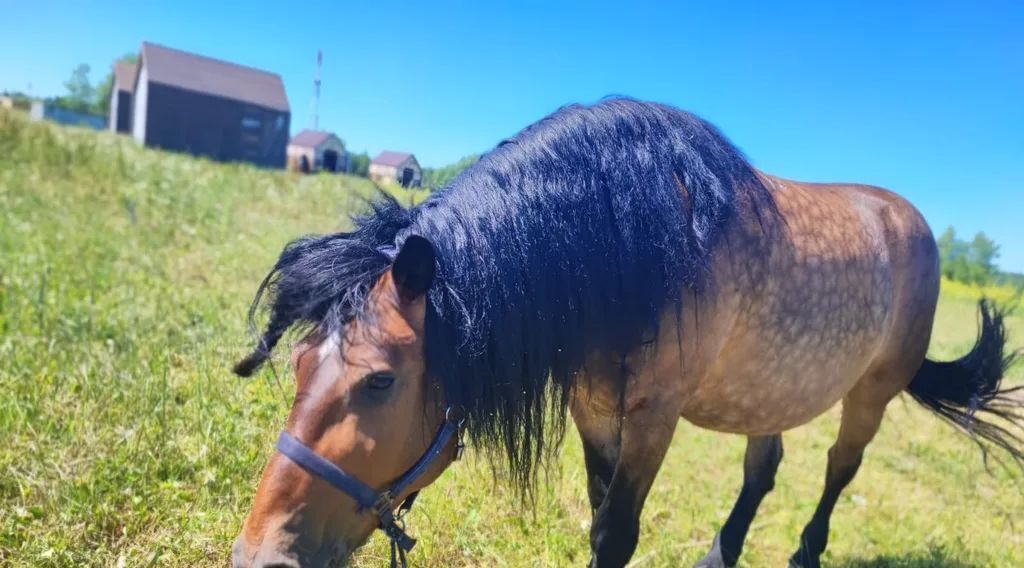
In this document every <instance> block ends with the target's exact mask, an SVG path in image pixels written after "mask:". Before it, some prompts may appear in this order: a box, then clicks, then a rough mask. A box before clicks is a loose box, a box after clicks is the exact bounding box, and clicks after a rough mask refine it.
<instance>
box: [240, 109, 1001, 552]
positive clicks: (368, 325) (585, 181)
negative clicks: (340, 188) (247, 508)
mask: <svg viewBox="0 0 1024 568" xmlns="http://www.w3.org/2000/svg"><path fill="white" fill-rule="evenodd" d="M548 121H551V122H541V123H539V124H538V125H535V126H534V127H531V128H530V129H527V130H526V131H524V133H523V134H521V135H520V136H518V137H517V138H516V139H514V140H513V141H512V143H513V144H514V145H515V146H516V147H505V146H503V147H499V149H498V150H496V151H495V153H494V154H493V155H490V156H487V157H485V158H484V159H483V160H482V161H481V164H479V165H477V166H475V167H474V168H473V169H471V170H470V171H469V172H467V173H466V174H464V175H463V176H462V177H460V178H459V179H458V180H456V182H455V186H454V187H453V188H449V189H447V190H445V191H443V192H441V193H440V194H438V195H436V196H435V197H434V198H432V199H431V201H428V202H427V204H426V205H424V206H421V207H419V208H417V209H414V210H412V211H408V212H407V211H405V210H401V209H400V208H395V207H397V206H395V207H392V208H390V209H389V208H387V207H385V208H382V209H378V210H377V211H376V212H375V213H374V215H372V216H370V217H369V218H367V219H364V220H363V221H361V224H360V229H358V230H357V231H356V232H354V233H344V234H340V235H332V236H329V237H324V238H322V239H307V240H304V241H301V242H299V243H298V244H296V245H294V246H292V247H290V248H289V249H288V250H286V252H285V253H284V254H283V255H282V257H281V260H280V261H279V262H278V265H277V267H275V272H274V273H272V278H273V280H270V281H271V282H272V283H273V285H274V286H275V290H274V291H275V292H276V296H275V303H274V306H273V309H272V317H271V322H270V325H269V327H268V331H267V334H266V335H265V336H264V338H263V340H262V341H261V345H260V349H258V350H257V351H256V352H255V353H254V354H253V355H252V356H250V358H249V359H247V360H245V361H243V362H242V363H241V364H240V365H239V367H238V370H239V372H240V373H241V374H247V373H249V372H251V371H252V370H253V369H254V368H255V367H256V366H258V365H259V363H260V362H262V360H263V359H265V358H266V357H267V355H268V354H269V351H270V349H272V348H273V345H274V344H275V343H276V342H277V340H278V339H279V338H280V336H281V334H282V333H283V332H284V330H285V329H287V328H288V327H289V326H290V325H291V324H292V323H294V322H296V321H299V322H306V323H309V324H312V325H313V326H314V329H313V333H312V334H311V335H309V336H308V337H307V339H306V340H305V341H304V342H303V344H302V345H301V346H300V348H299V349H298V350H297V351H296V359H295V360H296V362H297V364H296V365H295V366H296V369H297V370H296V374H297V376H298V378H299V396H298V397H297V401H296V405H295V407H294V408H293V411H292V416H291V417H290V419H289V430H290V431H291V432H292V433H293V434H295V435H296V436H298V437H301V438H305V439H307V440H310V441H308V442H306V444H307V445H308V446H309V447H310V448H311V449H313V450H315V451H316V452H317V453H319V454H321V455H322V456H324V457H325V458H327V459H328V460H330V461H331V462H332V463H335V464H337V465H339V466H341V467H342V468H344V470H345V471H347V472H355V473H356V474H357V475H356V477H358V478H359V479H361V480H362V481H364V482H365V483H366V484H368V485H369V486H371V487H374V488H378V489H379V488H383V487H387V486H388V484H389V483H391V482H392V481H393V480H394V479H396V478H397V477H398V476H399V474H401V472H402V470H403V469H404V468H407V467H408V465H409V463H411V461H412V460H413V459H414V457H415V456H417V455H420V454H422V453H423V452H424V451H425V448H426V446H427V443H428V442H429V433H431V432H433V431H436V430H437V428H436V425H437V424H438V423H440V422H441V420H442V419H441V416H442V415H445V414H446V412H442V411H441V410H440V408H441V407H440V406H439V404H440V401H442V400H444V399H447V401H448V406H449V408H452V407H453V406H458V407H462V408H465V410H466V411H467V413H468V415H469V417H470V426H469V435H470V436H471V437H472V438H474V439H475V441H476V442H477V443H478V444H480V445H490V446H498V447H503V448H504V449H505V450H506V453H507V457H508V463H509V464H510V469H511V470H512V473H513V476H512V479H513V481H517V482H520V483H524V484H528V483H529V481H530V476H531V471H532V469H531V465H532V463H533V462H534V461H535V460H537V459H540V457H542V456H543V455H544V450H543V445H544V440H545V433H544V424H545V422H546V420H545V419H544V418H543V413H544V412H548V411H549V410H550V409H551V408H552V407H551V406H549V405H548V404H547V403H546V400H547V396H548V393H549V392H551V391H553V395H554V397H555V398H554V399H553V401H554V404H553V411H554V412H555V423H556V424H557V423H558V421H559V420H560V419H561V417H562V416H564V409H565V406H563V405H568V407H569V409H570V410H571V414H572V417H573V419H574V420H575V422H576V424H577V427H578V430H579V432H580V435H581V437H582V440H583V447H584V455H585V458H586V465H587V471H588V477H589V483H588V490H589V495H590V499H591V504H592V506H593V513H594V522H593V525H592V528H591V546H592V552H593V557H592V560H591V563H592V565H593V566H622V565H624V564H625V563H626V562H627V561H628V559H629V558H630V556H631V555H632V553H633V550H634V549H635V546H636V542H637V538H638V536H639V517H640V513H641V511H642V508H643V504H644V500H645V499H646V496H647V493H648V491H649V489H650V487H651V484H652V483H653V480H654V478H655V476H656V474H657V471H658V469H659V467H660V465H661V461H662V459H663V457H664V454H665V451H666V450H667V448H668V446H669V444H670V442H671V440H672V435H673V433H674V431H675V426H676V423H677V421H678V420H679V418H680V417H682V418H685V419H686V420H688V421H690V422H692V423H694V424H696V425H698V426H701V427H704V428H708V429H712V430H717V431H722V432H731V433H738V434H744V435H747V436H748V437H749V438H748V439H749V442H748V448H747V454H746V458H745V460H744V484H743V488H742V490H741V492H740V495H739V498H738V499H737V502H736V505H735V507H734V509H733V511H732V513H731V514H730V516H729V518H728V520H727V521H726V522H725V524H724V526H723V527H722V529H721V531H720V533H719V535H718V537H717V538H716V540H715V544H714V547H713V549H712V551H711V552H710V553H709V554H708V556H707V557H706V558H705V559H704V560H703V561H702V562H701V565H702V566H707V567H719V566H723V567H724V566H732V565H734V564H735V562H736V560H737V558H738V556H739V554H740V550H741V548H742V543H743V539H744V537H745V535H746V532H747V529H748V528H749V525H750V523H751V521H752V520H753V517H754V514H755V513H756V510H757V507H758V505H759V503H760V501H761V499H762V498H763V497H764V495H765V494H767V492H768V491H770V490H771V488H772V486H773V483H774V475H775V470H776V468H777V467H778V464H779V462H780V460H781V458H782V439H781V435H780V434H781V432H783V431H785V430H788V429H790V428H793V427H796V426H799V425H801V424H804V423H806V422H808V421H809V420H811V419H813V418H814V417H815V416H818V415H820V414H821V413H823V412H825V411H826V410H827V409H829V408H830V407H832V406H833V405H834V404H836V403H837V402H839V401H840V400H842V402H843V416H842V425H841V428H840V432H839V436H838V440H837V441H836V444H835V445H834V446H833V447H832V449H831V450H830V451H829V465H828V471H827V473H826V480H825V491H824V493H823V495H822V498H821V502H820V503H819V506H818V509H817V511H816V512H815V515H814V517H813V519H812V520H811V522H810V523H809V524H808V525H807V527H806V529H805V530H804V534H803V535H802V539H801V542H800V547H799V549H798V550H797V552H796V553H795V554H794V556H793V563H794V564H795V565H799V566H802V567H804V568H812V567H815V566H818V565H819V556H820V555H821V553H822V552H823V551H824V549H825V546H826V543H827V536H828V520H829V516H830V515H831V511H832V508H833V506H834V505H835V502H836V500H837V499H838V497H839V494H840V492H841V491H842V489H843V488H844V487H845V485H846V484H847V483H849V481H850V480H851V479H852V478H853V476H854V474H855V473H856V471H857V468H858V466H859V464H860V461H861V456H862V454H863V450H864V448H865V446H866V445H867V444H868V443H869V442H870V441H871V439H872V438H873V437H874V435H875V433H876V432H877V429H878V426H879V424H880V421H881V418H882V415H883V413H884V410H885V406H886V404H887V403H888V402H889V401H890V400H891V399H892V398H894V397H895V396H896V395H897V394H899V393H900V392H903V391H904V390H909V392H910V393H911V394H912V395H913V396H914V397H915V398H917V399H918V400H919V401H921V402H922V403H924V404H925V405H926V406H928V407H929V408H930V409H932V410H934V411H936V412H937V413H939V414H940V415H942V416H944V417H946V418H953V419H956V420H969V419H970V418H971V417H972V415H973V414H974V412H975V410H982V411H990V412H994V413H997V414H999V413H1001V412H1002V415H1003V416H1004V417H1010V418H1014V416H1015V415H1014V414H1012V410H1011V412H1009V413H1007V412H1006V411H1007V409H1009V408H1010V406H1011V403H1010V402H1009V399H1007V398H1005V397H1004V396H1002V395H1003V394H1004V393H1005V391H1000V390H999V380H1000V378H1001V376H1002V373H1003V370H1004V368H1005V366H1006V364H1008V360H1009V358H1007V357H1004V356H1003V354H1002V348H1003V344H1004V337H1003V331H1002V326H1001V319H1000V316H999V314H998V313H996V315H995V316H994V317H992V316H990V314H989V312H988V310H987V308H986V307H985V306H984V305H983V306H982V308H983V310H982V315H983V319H982V334H981V337H980V338H979V342H978V345H977V346H976V347H975V349H974V350H973V351H972V352H971V354H970V355H968V356H967V357H965V358H963V359H961V360H959V361H956V362H952V363H933V362H930V361H926V360H925V353H926V351H927V348H928V342H929V338H930V334H931V328H932V323H933V319H934V313H935V306H936V301H937V298H938V286H939V267H938V255H937V252H936V246H935V241H934V239H933V237H932V234H931V231H930V230H929V228H928V226H927V224H926V223H925V221H924V219H923V218H922V217H921V215H920V214H919V213H918V212H917V211H916V210H915V209H914V207H913V206H911V205H910V204H909V203H908V202H907V201H905V200H904V199H902V198H900V197H898V196H897V195H895V194H893V193H890V192H888V191H885V190H882V189H878V188H873V187H867V186H857V185H820V184H806V183H798V182H793V181H788V180H782V179H779V178H775V177H772V176H768V175H765V174H762V173H760V172H756V171H754V170H753V169H752V168H750V167H749V166H748V165H747V164H746V162H745V160H743V158H742V156H740V155H739V154H738V153H737V152H735V150H734V149H732V147H731V146H730V145H728V143H727V142H726V141H724V139H723V138H721V137H720V135H718V133H717V132H716V131H714V130H713V128H712V127H710V125H707V124H706V123H703V122H702V121H699V119H695V118H694V117H692V115H686V114H685V113H680V112H679V111H675V110H674V109H669V108H667V107H661V106H657V105H646V104H644V103H635V102H632V101H612V102H609V103H603V104H602V105H598V106H595V107H592V108H591V109H585V108H582V107H575V108H572V109H569V110H566V111H563V112H562V113H561V114H558V115H554V116H553V117H552V118H550V119H548ZM595 156H596V158H595ZM666 164H667V165H666ZM570 166H571V167H570ZM559 231H561V232H559ZM395 251H397V255H396V254H395ZM435 251H436V252H435ZM435 266H436V267H437V272H436V275H435ZM311 346H319V348H318V349H309V347H311ZM306 360H308V361H311V362H313V363H315V364H307V363H304V362H303V361H306ZM382 373H383V375H385V380H383V381H382V380H381V375H382ZM396 377H397V378H396ZM378 383H379V384H378ZM393 384H394V385H396V386H392V385H393ZM381 385H383V387H382V386H381ZM368 389H369V390H368ZM371 391H372V392H371ZM417 408H422V409H425V410H422V411H421V410H416V409H417ZM384 410H387V411H388V413H389V416H391V419H390V420H391V423H389V425H388V426H387V427H384V426H381V425H380V424H378V422H380V421H385V420H388V419H387V417H386V416H384V414H382V413H383V411H384ZM431 410H432V411H431ZM414 415H415V416H423V419H422V420H419V419H415V420H414V419H412V418H411V417H412V416H414ZM395 417H405V418H407V420H411V422H409V423H408V424H407V423H405V422H404V421H401V420H399V421H398V422H395V421H394V419H395ZM444 420H445V422H447V418H444ZM424 423H426V424H424ZM960 424H961V425H965V423H964V422H961V423H960ZM975 426H976V430H975V431H974V433H975V434H977V435H979V436H981V438H983V439H984V440H987V441H989V442H992V443H995V444H996V445H999V446H1001V447H1002V448H1004V449H1006V450H1008V451H1009V452H1010V454H1011V455H1012V456H1013V457H1015V458H1019V457H1021V452H1020V449H1019V448H1018V447H1017V444H1019V442H1020V438H1019V437H1016V436H1015V435H1013V434H1012V433H1011V432H1009V431H1007V430H1004V429H1000V428H999V427H998V426H994V425H993V424H991V423H988V422H983V421H976V422H975ZM421 439H422V441H421ZM380 448H385V449H386V450H385V451H387V453H386V454H383V455H381V454H379V453H378V454H375V453H374V452H375V451H377V452H379V451H381V450H380ZM449 459H450V458H449ZM372 464H377V467H376V469H375V468H373V467H371V465H372ZM440 467H441V466H438V467H433V468H432V469H431V470H430V472H429V473H428V474H427V475H426V476H425V478H424V481H423V482H421V483H418V484H414V485H415V486H414V487H410V491H414V490H418V489H419V488H420V487H422V486H423V485H425V484H426V483H428V482H429V481H430V480H432V479H433V478H434V477H436V475H438V474H439V473H440ZM317 475H320V474H319V473H318V474H317ZM343 489H344V488H343ZM408 494H409V493H408V492H406V493H403V494H402V495H388V496H387V497H389V498H392V497H393V498H394V503H395V504H397V503H398V502H400V501H401V500H402V499H404V498H405V496H406V495H408ZM332 500H333V501H332ZM386 503H387V507H386V508H387V509H388V511H387V513H386V514H388V515H389V514H390V509H391V508H393V505H392V501H390V500H389V501H387V502H386ZM338 511H341V512H340V513H339V512H338ZM340 515H345V516H340ZM387 518H390V517H387ZM387 518H384V517H382V519H384V520H382V521H381V523H384V522H386V520H387ZM311 519H312V520H311ZM375 522H376V521H375V520H374V518H373V517H372V516H366V515H365V514H361V513H359V512H358V508H357V507H355V506H354V504H353V502H352V501H351V499H348V498H347V497H346V496H344V495H341V494H339V493H332V492H331V490H330V489H329V488H328V487H327V486H325V485H323V484H318V483H317V482H316V480H315V479H311V478H310V477H309V475H308V474H306V473H305V472H303V471H302V470H301V469H300V468H296V467H294V464H292V463H291V462H290V461H289V460H288V459H285V458H284V457H283V456H282V455H280V454H278V455H276V456H275V457H274V459H273V460H272V462H271V464H270V466H268V468H267V472H266V473H265V476H264V480H263V483H262V484H261V486H260V491H259V493H258V495H257V499H256V504H254V508H253V512H252V514H251V515H250V517H249V519H248V520H247V522H246V528H245V530H244V531H243V536H242V537H241V538H240V539H239V544H238V546H237V547H236V556H235V558H236V564H238V565H240V566H248V565H249V564H250V562H251V563H253V564H256V565H268V564H271V563H272V562H271V560H272V561H274V562H277V561H282V560H281V559H284V560H283V561H294V562H297V563H303V562H319V561H320V560H322V559H323V558H325V557H328V556H330V554H329V553H331V552H342V553H347V552H349V551H350V550H351V549H352V548H354V547H355V546H358V545H359V544H361V542H363V541H365V539H366V538H367V537H368V535H369V533H370V532H371V531H372V530H373V528H374V524H375ZM392 538H395V537H394V536H392ZM334 542H336V543H337V544H332V543H334ZM331 546H334V548H331ZM268 558H269V559H271V560H267V559H268Z"/></svg>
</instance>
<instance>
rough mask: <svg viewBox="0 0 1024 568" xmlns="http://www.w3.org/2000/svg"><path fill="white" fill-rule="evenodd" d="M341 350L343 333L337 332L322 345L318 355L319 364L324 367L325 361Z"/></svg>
mask: <svg viewBox="0 0 1024 568" xmlns="http://www.w3.org/2000/svg"><path fill="white" fill-rule="evenodd" d="M340 349H341V333H340V332H337V331H336V332H334V333H332V334H331V335H329V336H328V337H327V339H325V340H324V342H323V343H321V344H320V351H319V352H318V353H317V355H318V357H319V358H318V360H317V362H318V363H319V364H321V365H322V364H323V363H324V361H326V360H327V358H328V357H330V356H331V355H332V354H335V353H338V351H339V350H340Z"/></svg>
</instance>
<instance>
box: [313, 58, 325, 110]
mask: <svg viewBox="0 0 1024 568" xmlns="http://www.w3.org/2000/svg"><path fill="white" fill-rule="evenodd" d="M323 64H324V52H323V51H322V50H319V49H318V50H316V78H315V79H313V130H320V68H321V67H323Z"/></svg>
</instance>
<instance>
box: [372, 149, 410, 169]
mask: <svg viewBox="0 0 1024 568" xmlns="http://www.w3.org/2000/svg"><path fill="white" fill-rule="evenodd" d="M409 158H412V159H414V160H415V159H416V158H415V156H413V155H412V154H409V153H406V152H389V151H387V150H385V151H383V152H381V153H380V154H378V155H377V157H376V158H374V159H373V163H374V164H380V165H382V166H401V165H402V164H403V163H405V161H406V160H408V159H409Z"/></svg>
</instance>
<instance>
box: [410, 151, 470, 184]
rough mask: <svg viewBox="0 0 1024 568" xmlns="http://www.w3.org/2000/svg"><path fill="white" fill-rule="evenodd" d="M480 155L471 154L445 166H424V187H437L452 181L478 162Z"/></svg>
mask: <svg viewBox="0 0 1024 568" xmlns="http://www.w3.org/2000/svg"><path fill="white" fill-rule="evenodd" d="M479 159H480V156H479V155H477V154H470V155H469V156H466V157H464V158H462V159H460V160H459V161H457V162H455V163H454V164H448V165H447V166H444V167H443V168H423V187H428V188H431V189H437V188H440V187H444V186H446V185H448V184H449V183H451V182H452V180H454V179H455V178H456V177H458V175H459V174H461V173H462V171H463V170H465V169H466V168H468V167H469V166H472V165H473V164H475V163H477V161H478V160H479Z"/></svg>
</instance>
